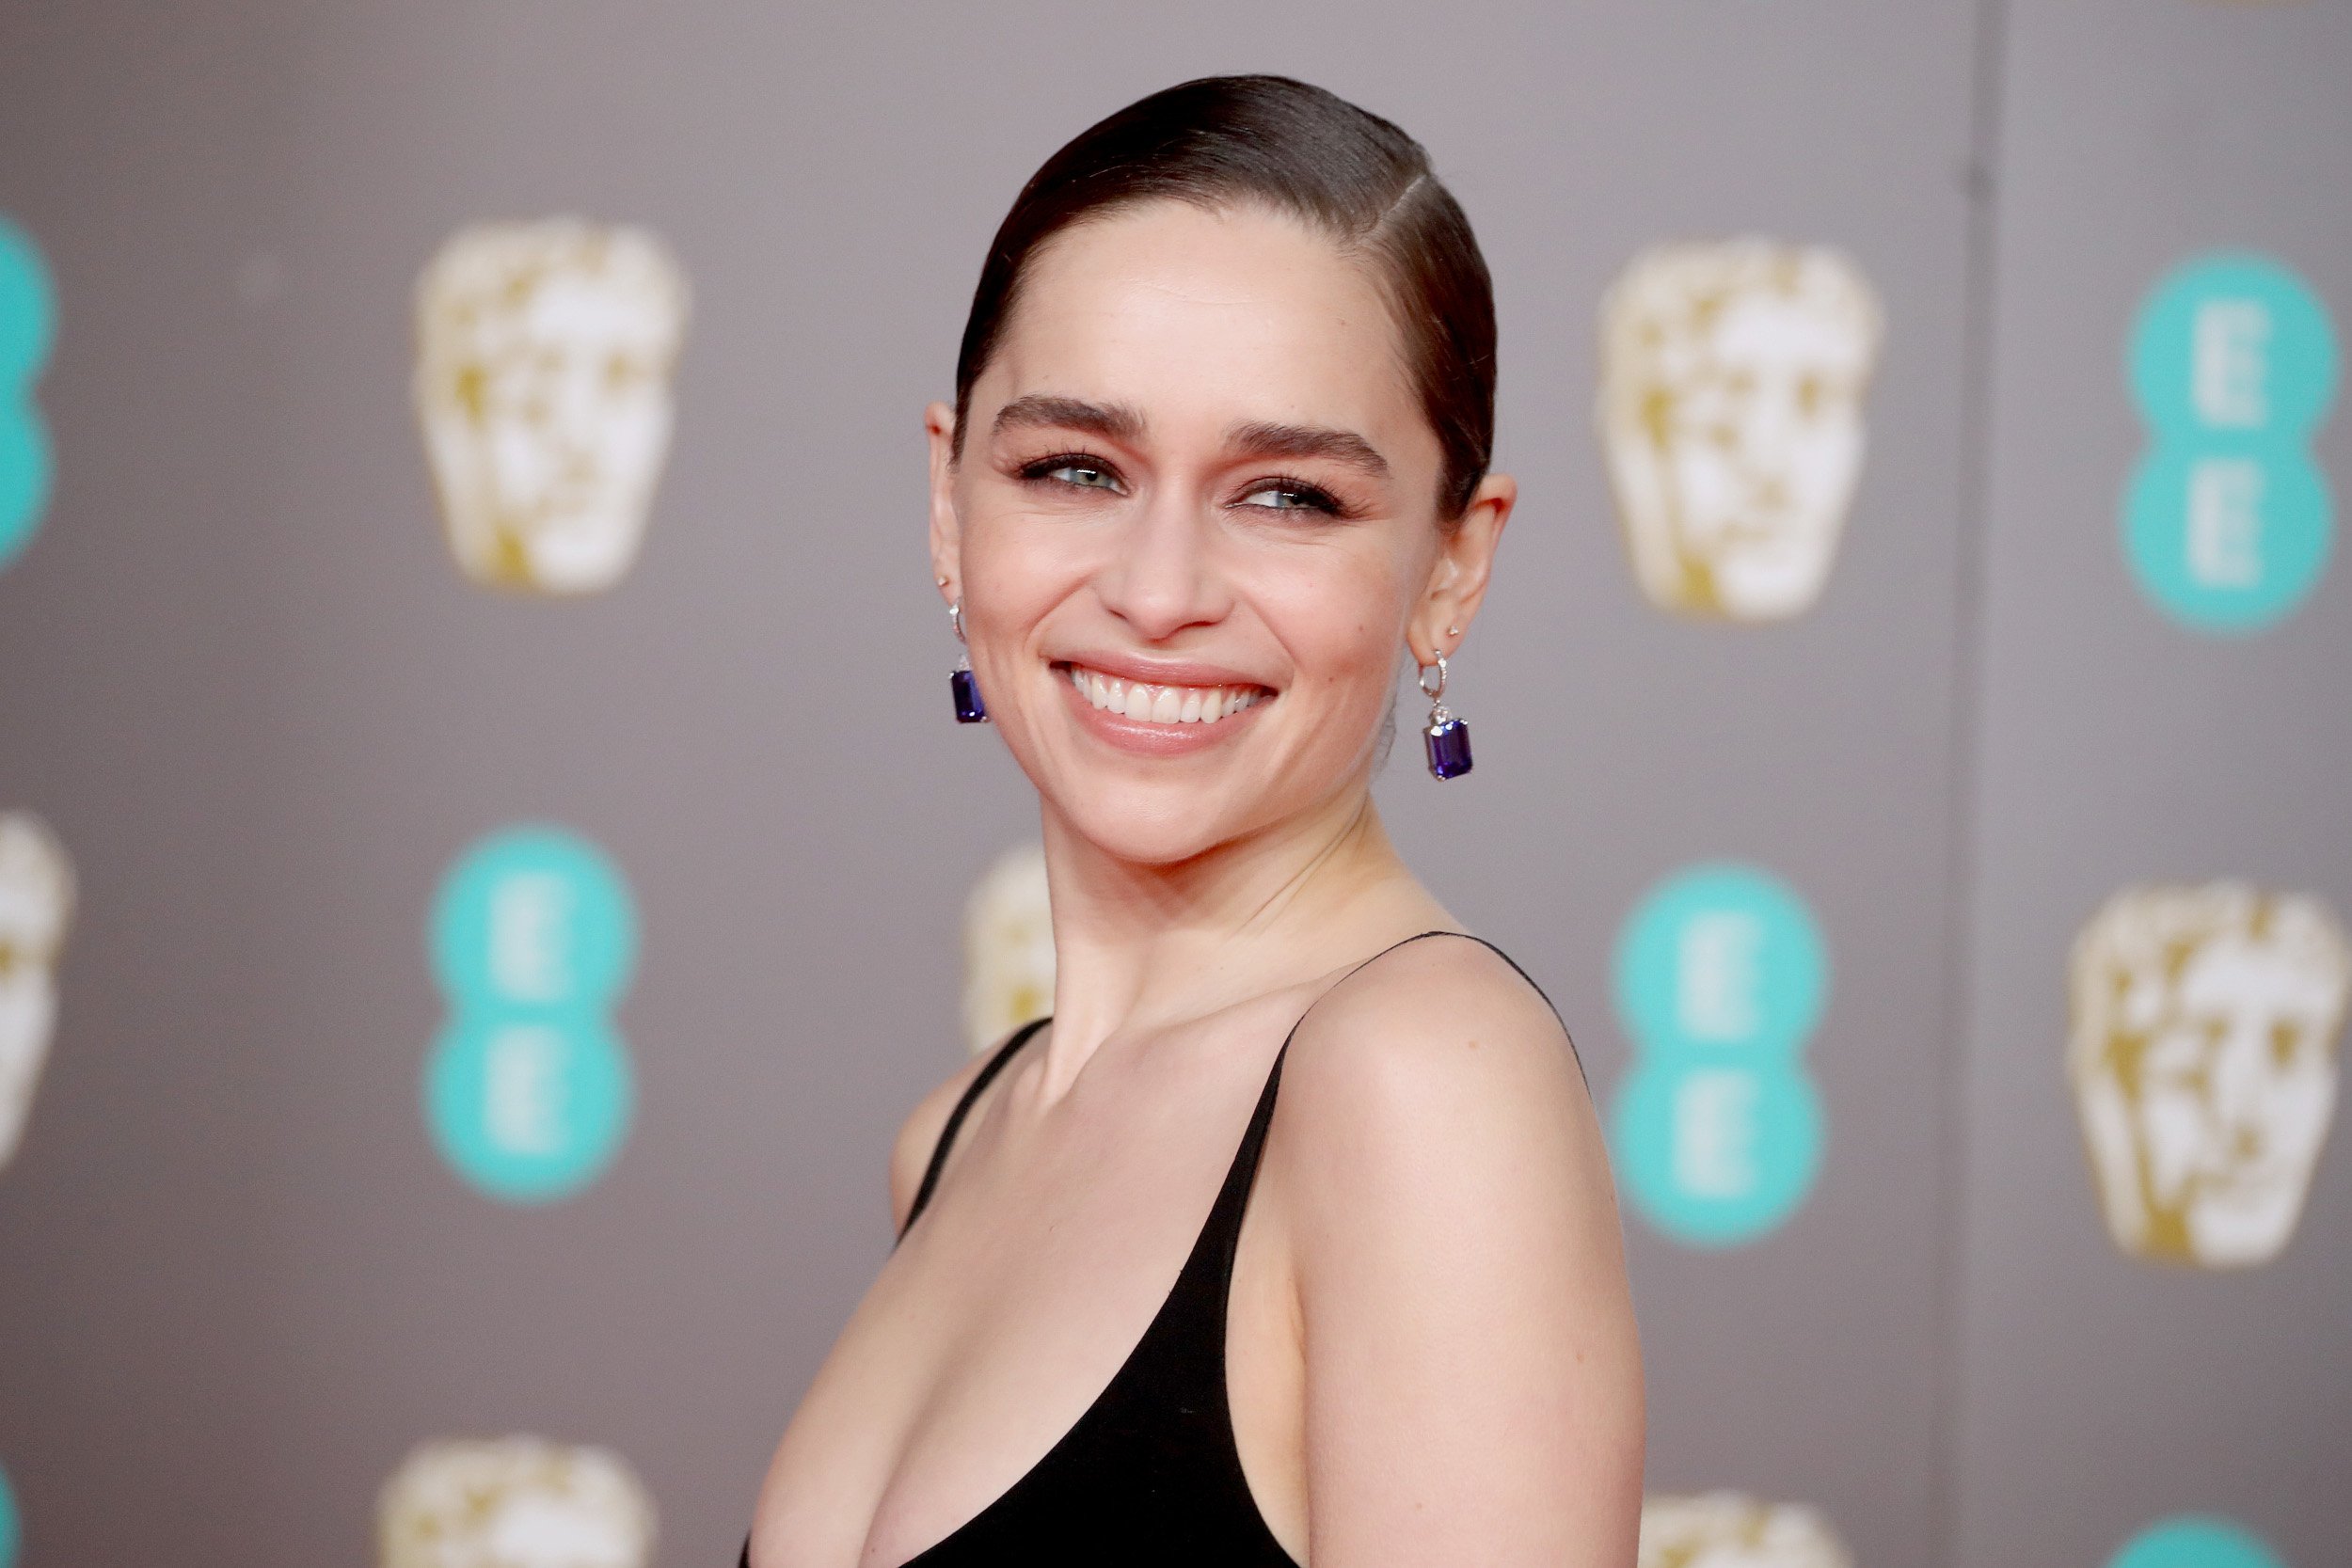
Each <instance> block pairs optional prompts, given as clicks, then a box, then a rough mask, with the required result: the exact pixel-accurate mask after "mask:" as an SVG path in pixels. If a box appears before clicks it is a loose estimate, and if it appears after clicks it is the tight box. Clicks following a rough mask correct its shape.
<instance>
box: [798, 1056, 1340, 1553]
mask: <svg viewBox="0 0 2352 1568" xmlns="http://www.w3.org/2000/svg"><path fill="white" fill-rule="evenodd" d="M1113 1087H1115V1085H1109V1084H1107V1083H1105V1085H1101V1086H1099V1087H1098V1089H1097V1094H1098V1099H1097V1100H1096V1101H1094V1102H1090V1103H1087V1104H1077V1103H1074V1102H1073V1103H1072V1104H1069V1105H1065V1106H1062V1107H1057V1109H1059V1110H1064V1111H1068V1112H1071V1113H1073V1114H1071V1115H1068V1116H1065V1117H1060V1118H1059V1119H1058V1120H1056V1119H1054V1118H1050V1117H1049V1118H1040V1119H1038V1120H1036V1121H1033V1122H1025V1121H1024V1120H1023V1118H1022V1117H1021V1114H1020V1113H1021V1107H1020V1105H1019V1103H1018V1101H1012V1102H1010V1103H1005V1104H1000V1105H998V1106H997V1107H995V1108H994V1110H995V1112H996V1114H994V1115H992V1114H990V1112H989V1109H988V1108H987V1106H986V1102H985V1101H983V1102H982V1108H981V1109H980V1110H978V1111H977V1112H976V1114H975V1116H974V1117H972V1118H971V1119H969V1120H968V1121H967V1123H966V1125H965V1126H964V1128H963V1129H962V1131H961V1134H960V1136H959V1139H958V1144H957V1147H956V1148H955V1150H954V1152H953V1154H952V1156H951V1159H950V1163H949V1164H948V1166H947V1168H946V1170H945V1171H944V1172H943V1175H942V1180H941V1181H940V1182H939V1184H938V1187H937V1189H936V1190H935V1191H934V1193H933V1195H932V1197H931V1200H930V1204H929V1205H928V1206H927V1207H926V1208H925V1209H924V1211H923V1212H922V1213H921V1215H920V1216H919V1217H918V1219H917V1221H916V1223H915V1224H914V1227H912V1228H911V1229H910V1230H909V1232H908V1234H907V1236H906V1238H905V1240H904V1241H903V1242H902V1243H900V1245H899V1246H898V1249H897V1251H895V1252H894V1253H893V1254H892V1255H891V1257H890V1259H889V1260H888V1262H887V1263H886V1264H885V1265H884V1267H883V1268H882V1272H881V1274H880V1275H878V1276H877V1278H876V1279H875V1281H874V1283H873V1285H872V1287H871V1288H870V1289H869V1291H867V1293H866V1297H865V1299H864V1300H862V1301H861V1302H860V1304H859V1306H858V1307H857V1309H856V1311H855V1312H854V1313H853V1314H852V1316H851V1318H850V1323H848V1324H847V1325H846V1326H845V1328H844V1329H843V1331H842V1334H841V1336H840V1338H839V1339H838V1340H837V1341H836V1342H835V1344H834V1348H833V1350H832V1352H831V1353H830V1354H829V1355H828V1356H827V1358H826V1360H825V1362H824V1363H823V1365H822V1366H821V1367H820V1369H819V1370H818V1375H817V1377H816V1379H815V1380H814V1381H813V1382H812V1384H811V1386H810V1387H809V1390H808V1393H807V1394H806V1396H805V1397H804V1398H803V1402H802V1404H801V1407H800V1409H799V1410H798V1411H797V1412H796V1413H795V1414H794V1417H793V1418H792V1421H791V1424H790V1426H789V1427H788V1428H787V1432H786V1434H785V1438H784V1441H783V1443H782V1444H781V1445H780V1446H779V1449H778V1450H777V1455H776V1459H775V1462H774V1465H772V1467H771V1471H770V1474H769V1477H768V1480H767V1482H766V1484H765V1486H764V1487H763V1489H762V1493H761V1498H760V1505H759V1524H758V1528H757V1531H756V1536H757V1540H756V1544H755V1554H754V1561H755V1568H899V1565H900V1564H903V1563H906V1562H908V1561H909V1560H913V1559H914V1558H916V1557H917V1555H918V1554H920V1553H922V1552H924V1551H925V1550H926V1549H927V1548H930V1547H931V1546H933V1545H934V1544H937V1543H939V1542H941V1541H943V1540H946V1539H947V1538H949V1537H951V1536H959V1537H960V1536H961V1535H963V1534H965V1533H966V1530H965V1527H967V1526H970V1525H972V1524H973V1523H974V1522H975V1521H979V1522H981V1523H984V1524H995V1523H1000V1522H1001V1521H1000V1520H998V1519H997V1518H996V1517H995V1515H998V1514H1002V1513H1004V1512H1005V1510H1006V1508H1007V1507H1008V1506H1009V1500H1010V1501H1013V1502H1026V1503H1032V1504H1033V1503H1035V1501H1036V1497H1035V1496H1034V1494H1038V1493H1041V1492H1044V1491H1049V1490H1051V1489H1052V1487H1053V1486H1054V1485H1056V1484H1057V1480H1056V1478H1057V1477H1059V1476H1064V1475H1067V1474H1069V1473H1073V1462H1074V1463H1078V1464H1084V1463H1089V1462H1092V1463H1102V1462H1103V1460H1102V1455H1103V1454H1104V1453H1109V1452H1113V1451H1116V1450H1117V1449H1118V1448H1119V1444H1118V1442H1114V1441H1108V1440H1105V1439H1104V1436H1103V1433H1104V1430H1105V1427H1106V1424H1107V1426H1108V1427H1114V1428H1118V1429H1119V1430H1120V1432H1122V1433H1126V1434H1127V1436H1126V1438H1122V1439H1121V1440H1129V1439H1132V1440H1133V1441H1140V1442H1145V1443H1155V1444H1157V1445H1159V1448H1160V1449H1161V1450H1170V1451H1172V1450H1178V1449H1181V1450H1182V1451H1183V1453H1184V1454H1194V1455H1203V1456H1206V1457H1205V1459H1203V1460H1202V1461H1201V1462H1202V1463H1205V1464H1208V1465H1212V1466H1214V1465H1216V1464H1217V1463H1219V1462H1220V1461H1221V1463H1222V1464H1223V1465H1224V1466H1225V1469H1226V1470H1227V1471H1229V1472H1230V1470H1231V1469H1232V1464H1233V1460H1234V1459H1235V1458H1237V1459H1238V1462H1239V1467H1240V1470H1241V1472H1242V1475H1243V1478H1244V1482H1243V1488H1242V1496H1241V1497H1240V1498H1239V1502H1240V1503H1241V1504H1245V1505H1247V1504H1254V1505H1255V1510H1254V1513H1255V1514H1262V1515H1263V1518H1264V1520H1265V1523H1266V1524H1267V1525H1268V1526H1269V1527H1271V1528H1274V1529H1275V1530H1276V1532H1277V1533H1278V1534H1279V1535H1281V1536H1283V1538H1284V1539H1285V1540H1286V1541H1288V1542H1293V1543H1295V1542H1297V1541H1300V1540H1302V1539H1303V1536H1304V1525H1305V1495H1304V1462H1303V1450H1302V1443H1301V1440H1300V1439H1301V1419H1300V1414H1301V1401H1302V1398H1303V1367H1302V1363H1301V1359H1300V1352H1299V1343H1298V1337H1297V1333H1296V1324H1295V1311H1294V1310H1293V1308H1292V1306H1291V1304H1292V1302H1293V1300H1294V1299H1295V1296H1294V1292H1293V1291H1291V1289H1290V1280H1289V1275H1288V1270H1287V1257H1288V1249H1287V1246H1286V1244H1285V1243H1284V1240H1283V1220H1282V1215H1281V1209H1280V1196H1279V1184H1277V1183H1274V1182H1270V1181H1268V1180H1264V1179H1263V1160H1262V1158H1260V1159H1252V1160H1249V1161H1247V1162H1244V1161H1242V1160H1241V1159H1240V1154H1241V1145H1242V1144H1243V1143H1244V1142H1245V1132H1246V1129H1247V1127H1248V1124H1249V1123H1250V1122H1251V1119H1252V1110H1253V1106H1252V1101H1254V1100H1255V1099H1256V1098H1257V1095H1256V1091H1257V1090H1258V1088H1259V1081H1258V1075H1257V1074H1256V1073H1255V1072H1254V1071H1250V1072H1245V1073H1236V1074H1232V1082H1230V1083H1227V1082H1225V1081H1223V1080H1219V1081H1218V1083H1217V1085H1216V1092H1214V1093H1209V1092H1203V1088H1202V1085H1200V1083H1199V1082H1198V1081H1196V1082H1194V1083H1192V1084H1190V1085H1186V1088H1187V1090H1188V1092H1186V1093H1184V1094H1182V1095H1177V1094H1169V1093H1166V1092H1157V1093H1155V1092H1154V1086H1153V1085H1149V1084H1148V1083H1137V1084H1135V1085H1127V1087H1128V1088H1129V1090H1130V1096H1129V1098H1127V1099H1125V1100H1124V1101H1120V1100H1116V1099H1114V1098H1112V1096H1111V1093H1110V1091H1111V1089H1112V1088H1113ZM1078 1092H1080V1091H1077V1090H1073V1098H1074V1096H1075V1094H1076V1093H1078ZM1244 1164H1247V1165H1248V1168H1247V1169H1244V1168H1242V1166H1243V1165H1244ZM1229 1259H1230V1263H1229V1261H1228V1260H1229ZM1220 1384H1221V1386H1218V1385H1220ZM1217 1405H1221V1406H1222V1409H1218V1408H1214V1406H1217ZM1129 1429H1133V1430H1132V1431H1130V1430H1129ZM1228 1455H1230V1456H1232V1457H1225V1456H1228ZM1049 1462H1050V1463H1049ZM1111 1479H1112V1480H1113V1481H1114V1482H1115V1481H1116V1480H1117V1478H1111ZM1023 1487H1025V1488H1026V1490H1025V1492H1023V1493H1022V1495H1021V1496H1020V1497H1017V1498H1012V1499H1009V1498H1008V1495H1009V1494H1012V1493H1014V1492H1015V1491H1016V1489H1019V1488H1023ZM1226 1489H1227V1490H1228V1491H1232V1490H1234V1489H1233V1488H1232V1486H1231V1485H1230V1484H1229V1485H1228V1486H1227V1488H1226ZM1083 1490H1084V1491H1085V1492H1086V1493H1088V1494H1089V1495H1091V1494H1093V1493H1095V1492H1098V1491H1100V1490H1101V1489H1100V1488H1099V1487H1093V1486H1089V1487H1087V1488H1084V1489H1083ZM992 1511H993V1512H992ZM1250 1522H1251V1523H1252V1524H1255V1522H1256V1520H1255V1518H1254V1517H1253V1518H1252V1519H1251V1521H1250Z"/></svg>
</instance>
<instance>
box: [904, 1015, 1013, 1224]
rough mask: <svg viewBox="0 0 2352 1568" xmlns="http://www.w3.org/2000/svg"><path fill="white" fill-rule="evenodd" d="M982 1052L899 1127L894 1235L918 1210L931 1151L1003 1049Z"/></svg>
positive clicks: (951, 1075) (916, 1104)
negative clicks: (917, 1200)
mask: <svg viewBox="0 0 2352 1568" xmlns="http://www.w3.org/2000/svg"><path fill="white" fill-rule="evenodd" d="M1003 1043H1004V1042H1003V1041H1002V1040H999V1041H998V1042H997V1044H996V1045H995V1046H992V1047H990V1048H989V1049H988V1050H986V1051H983V1052H981V1053H979V1054H978V1055H977V1056H974V1057H973V1058H972V1059H971V1060H970V1061H968V1062H965V1063H964V1064H963V1065H962V1066H961V1067H959V1068H957V1069H956V1070H955V1071H953V1072H951V1073H949V1074H948V1075H947V1076H946V1078H945V1079H944V1080H942V1081H941V1082H940V1083H939V1085H937V1086H935V1087H934V1088H932V1089H931V1090H930V1092H929V1093H927V1094H925V1095H924V1096H923V1098H922V1099H920V1100H918V1101H915V1102H914V1109H913V1110H912V1111H909V1112H908V1113H907V1115H906V1119H905V1120H904V1121H902V1122H900V1123H899V1124H898V1136H897V1137H896V1138H895V1139H893V1140H892V1142H891V1145H890V1228H891V1232H892V1234H894V1235H895V1234H897V1233H898V1231H901V1230H904V1229H905V1228H906V1225H907V1211H908V1210H910V1209H912V1208H914V1195H915V1192H916V1190H917V1189H919V1188H920V1187H921V1186H922V1185H923V1172H924V1169H925V1168H926V1167H927V1166H929V1165H930V1161H931V1150H932V1149H933V1148H935V1147H937V1145H938V1143H939V1136H940V1134H941V1133H943V1132H946V1130H947V1118H948V1117H951V1116H953V1115H954V1114H955V1109H956V1101H960V1100H961V1099H962V1098H963V1092H964V1090H966V1089H968V1088H970V1087H971V1086H972V1081H973V1080H974V1079H975V1078H977V1077H978V1076H979V1075H980V1073H981V1071H982V1070H983V1069H986V1068H987V1066H988V1063H989V1058H990V1057H992V1056H993V1055H994V1054H995V1053H996V1051H997V1048H998V1047H1000V1046H1002V1045H1003Z"/></svg>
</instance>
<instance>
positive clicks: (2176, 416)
mask: <svg viewBox="0 0 2352 1568" xmlns="http://www.w3.org/2000/svg"><path fill="white" fill-rule="evenodd" d="M2130 359H2131V365H2130V370H2131V380H2132V392H2133V396H2134V399H2135V400H2136V401H2137V403H2138V404H2139V412H2140V417H2141V418H2142V419H2143V420H2146V421H2147V424H2148V429H2149V442H2148V448H2147V450H2146V451H2144V452H2142V453H2141V454H2140V459H2139V463H2138V466H2137V467H2135V468H2134V469H2133V471H2132V476H2131V480H2130V482H2129V483H2127V484H2126V486H2125V488H2124V492H2123V513H2122V530H2123V549H2124V553H2125V555H2126V557H2127V558H2128V559H2129V560H2130V562H2131V566H2132V573H2133V576H2134V577H2135V578H2137V580H2138V583H2139V587H2140V591H2141V592H2142V593H2143V594H2146V595H2147V596H2148V598H2149V599H2150V600H2151V601H2152V602H2153V604H2154V605H2155V606H2156V608H2157V609H2159V610H2163V611H2164V612H2165V613H2166V614H2168V615H2169V616H2171V617H2172V618H2173V619H2174V620H2175V621H2178V622H2179V623H2180V624H2182V625H2183V626H2188V627H2190V628H2191V629H2193V630H2197V631H2201V632H2208V633H2212V634H2216V635H2221V636H2229V635H2240V634H2244V633H2248V632H2254V631H2259V630H2261V629H2262V628H2263V627H2265V626H2269V625H2271V624H2272V623H2274V622H2276V621H2279V620H2281V619H2283V618H2284V617H2285V616H2287V615H2288V614H2290V613H2292V612H2293V611H2294V610H2295V609H2296V606H2298V605H2300V604H2301V603H2302V602H2303V599H2304V597H2305V596H2306V595H2307V594H2310V593H2311V591H2312V587H2313V585H2315V584H2316V583H2317V582H2318V581H2319V578H2320V575H2321V573H2322V572H2324V571H2325V570H2326V569H2327V565H2328V546H2329V536H2330V534H2331V533H2332V531H2333V527H2332V511H2333V508H2332V506H2331V504H2330V501H2329V499H2328V481H2327V478H2326V476H2325V475H2323V474H2322V473H2321V472H2320V471H2319V467H2318V465H2317V464H2315V463H2314V462H2312V453H2311V446H2310V443H2311V438H2312V433H2313V432H2314V431H2316V430H2317V429H2318V427H2319V424H2320V421H2321V420H2324V419H2325V418H2326V417H2327V414H2328V404H2329V402H2330V401H2331V400H2332V399H2333V397H2334V395H2335V387H2336V342H2335V334H2334V332H2333V331H2332V330H2331V328H2330V327H2329V325H2328V310H2327V308H2326V307H2325V306H2323V305H2322V304H2321V303H2320V302H2319V297H2318V296H2317V295H2316V294H2314V293H2312V291H2311V289H2310V288H2309V286H2307V285H2306V284H2305V283H2304V282H2303V280H2302V279H2301V278H2299V277H2296V275H2295V274H2294V273H2292V272H2290V271H2289V270H2287V269H2286V268H2285V267H2283V266H2280V264H2279V263H2278V262H2276V261H2269V260H2266V259H2265V258H2263V257H2259V256H2245V255H2217V256H2205V257H2201V258H2199V259H2198V260H2196V261H2189V262H2186V263H2185V264H2184V265H2182V266H2180V267H2177V268H2175V269H2174V270H2173V271H2172V272H2171V273H2169V275H2167V276H2166V277H2165V278H2164V279H2163V280H2162V281H2161V282H2159V283H2158V284H2157V285H2156V287H2155V288H2154V290H2153V291H2152V292H2151V293H2149V295H2148V299H2147V302H2146V303H2145V304H2143V305H2142V306H2141V307H2140V310H2139V323H2138V325H2137V327H2136V328H2135V329H2134V331H2133V334H2132V346H2131V356H2130Z"/></svg>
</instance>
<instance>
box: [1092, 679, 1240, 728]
mask: <svg viewBox="0 0 2352 1568" xmlns="http://www.w3.org/2000/svg"><path fill="white" fill-rule="evenodd" d="M1070 684H1071V685H1072V686H1073V687H1075V688H1076V689H1077V690H1078V693H1079V695H1081V696H1083V697H1084V698H1086V700H1087V701H1088V703H1089V704H1091V705H1093V706H1095V707H1098V708H1103V709H1105V710H1107V711H1108V712H1111V713H1115V714H1118V715H1120V717H1121V718H1125V719H1135V720H1140V721H1143V722H1145V723H1147V724H1214V723H1216V721H1219V720H1220V719H1227V718H1231V717H1232V715H1234V714H1236V713H1239V712H1240V711H1241V710H1242V709H1243V708H1246V707H1248V706H1250V705H1253V704H1255V703H1256V702H1257V701H1258V699H1259V698H1260V697H1262V696H1263V695H1265V693H1264V692H1263V690H1262V689H1260V688H1257V687H1254V686H1239V687H1235V686H1153V685H1151V684H1149V683H1146V682H1142V681H1137V682H1135V683H1132V684H1130V683H1129V682H1126V681H1123V680H1120V678H1119V677H1118V676H1116V675H1104V674H1101V673H1097V672H1095V671H1092V670H1088V669H1085V668H1083V667H1081V666H1078V665H1075V664H1073V665H1072V666H1071V667H1070Z"/></svg>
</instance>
